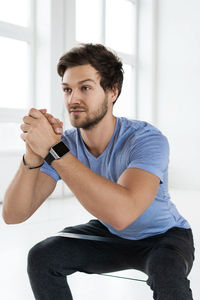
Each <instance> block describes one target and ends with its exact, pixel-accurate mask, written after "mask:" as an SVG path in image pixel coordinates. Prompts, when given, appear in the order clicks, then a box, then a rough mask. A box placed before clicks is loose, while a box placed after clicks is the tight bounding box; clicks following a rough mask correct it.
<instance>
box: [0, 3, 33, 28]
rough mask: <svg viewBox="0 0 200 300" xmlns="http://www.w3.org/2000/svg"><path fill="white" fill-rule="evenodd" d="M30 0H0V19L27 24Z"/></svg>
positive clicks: (17, 23)
mask: <svg viewBox="0 0 200 300" xmlns="http://www.w3.org/2000/svg"><path fill="white" fill-rule="evenodd" d="M29 10H30V0H0V21H4V22H8V23H12V24H16V25H21V26H28V23H29V18H30V14H29Z"/></svg>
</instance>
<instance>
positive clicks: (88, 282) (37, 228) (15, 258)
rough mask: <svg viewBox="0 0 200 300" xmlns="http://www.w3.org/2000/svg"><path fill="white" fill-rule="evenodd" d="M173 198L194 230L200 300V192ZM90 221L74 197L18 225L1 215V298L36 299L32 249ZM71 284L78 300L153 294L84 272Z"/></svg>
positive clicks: (128, 299) (194, 282)
mask: <svg viewBox="0 0 200 300" xmlns="http://www.w3.org/2000/svg"><path fill="white" fill-rule="evenodd" d="M171 197H172V199H174V202H175V204H176V205H177V207H178V208H179V211H180V212H181V213H182V214H183V215H184V216H185V217H187V219H188V220H189V222H190V224H191V226H192V228H193V233H194V239H195V247H196V261H195V265H194V267H193V270H192V272H191V273H190V275H189V279H190V280H191V288H192V290H193V296H194V300H199V299H200V285H199V276H200V251H199V250H200V240H199V225H200V220H199V208H200V205H199V200H200V191H177V190H172V191H171ZM0 209H1V206H0ZM0 213H1V212H0ZM90 218H91V216H90V215H89V214H88V213H87V212H86V211H85V210H84V209H83V208H82V207H81V206H80V205H79V203H78V202H77V200H75V199H74V198H68V199H52V200H48V201H46V202H45V203H44V204H43V206H42V207H41V208H40V209H39V210H38V211H37V212H36V213H35V215H34V216H32V217H31V218H30V219H29V220H28V221H26V222H24V223H22V224H18V225H6V224H4V222H3V220H2V217H1V215H0V299H1V300H34V297H33V295H32V292H31V288H30V285H29V281H28V277H27V274H26V257H27V253H28V251H29V249H30V248H31V247H32V246H33V245H34V244H36V243H37V242H38V241H40V240H42V239H44V238H46V237H47V236H50V235H53V234H54V233H56V232H58V231H59V230H61V229H62V228H64V227H66V226H68V225H75V224H79V223H83V222H86V221H87V220H89V219H90ZM118 275H122V276H123V275H125V276H130V277H135V278H139V279H144V280H145V279H146V275H145V274H143V273H140V272H136V271H124V272H118ZM68 281H69V284H70V287H71V290H72V293H73V296H74V300H102V299H103V300H110V299H115V300H119V299H120V300H121V299H122V297H123V299H124V300H133V299H136V300H140V299H141V300H144V299H145V300H151V299H152V292H151V291H150V289H149V287H148V286H146V284H145V283H143V282H136V281H129V280H124V279H113V278H109V277H102V276H98V275H86V274H81V273H76V274H74V275H71V276H70V277H69V279H68ZM55 300H59V299H55ZM180 300H181V299H180Z"/></svg>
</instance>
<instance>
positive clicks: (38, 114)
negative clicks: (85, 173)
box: [28, 108, 43, 119]
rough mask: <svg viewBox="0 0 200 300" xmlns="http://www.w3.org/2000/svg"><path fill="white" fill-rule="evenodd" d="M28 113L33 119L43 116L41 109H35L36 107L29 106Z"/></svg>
mask: <svg viewBox="0 0 200 300" xmlns="http://www.w3.org/2000/svg"><path fill="white" fill-rule="evenodd" d="M28 115H29V116H30V117H33V118H35V119H39V118H41V117H43V113H42V112H41V111H39V110H38V109H36V108H31V109H30V110H29V113H28Z"/></svg>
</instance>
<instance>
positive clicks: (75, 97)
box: [68, 89, 81, 104]
mask: <svg viewBox="0 0 200 300" xmlns="http://www.w3.org/2000/svg"><path fill="white" fill-rule="evenodd" d="M80 102H81V97H80V93H79V90H78V89H76V90H73V91H72V92H71V95H70V97H69V99H68V104H80Z"/></svg>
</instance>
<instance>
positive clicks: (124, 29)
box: [75, 0, 136, 118]
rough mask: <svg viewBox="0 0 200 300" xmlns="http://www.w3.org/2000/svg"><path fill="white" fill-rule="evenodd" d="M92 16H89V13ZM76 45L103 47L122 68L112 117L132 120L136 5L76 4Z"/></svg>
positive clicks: (124, 1)
mask: <svg viewBox="0 0 200 300" xmlns="http://www.w3.org/2000/svg"><path fill="white" fill-rule="evenodd" d="M91 12H92V13H91ZM75 26H76V37H75V40H76V42H86V43H87V42H92V43H103V44H105V45H106V46H107V47H109V48H111V49H113V50H114V51H115V52H117V54H118V56H119V57H120V58H121V59H122V62H123V66H124V72H125V73H124V84H123V88H122V93H121V95H120V97H119V99H118V100H117V102H116V103H115V105H114V114H115V115H117V116H125V117H128V118H133V117H135V114H136V112H135V106H136V104H135V103H136V99H135V93H134V89H135V56H136V43H135V41H136V4H135V2H134V1H131V0H84V1H83V0H76V24H75Z"/></svg>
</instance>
